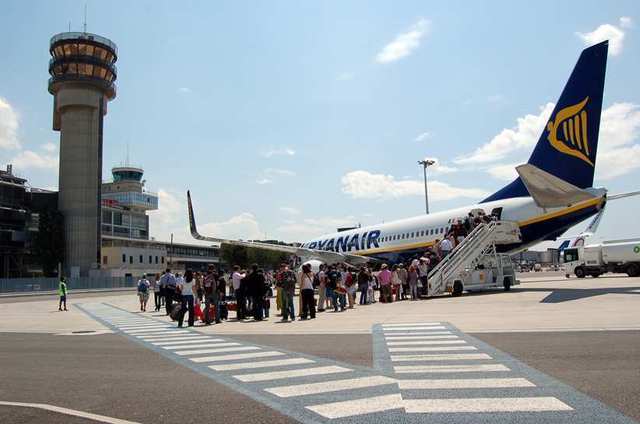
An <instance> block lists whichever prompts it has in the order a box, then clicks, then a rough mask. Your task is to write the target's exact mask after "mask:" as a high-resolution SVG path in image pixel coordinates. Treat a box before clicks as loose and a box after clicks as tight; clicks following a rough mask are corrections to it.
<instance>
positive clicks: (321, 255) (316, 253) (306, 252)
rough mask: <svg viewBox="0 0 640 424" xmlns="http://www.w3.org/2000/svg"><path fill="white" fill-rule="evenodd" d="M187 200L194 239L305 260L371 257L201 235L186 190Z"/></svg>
mask: <svg viewBox="0 0 640 424" xmlns="http://www.w3.org/2000/svg"><path fill="white" fill-rule="evenodd" d="M187 201H188V206H189V227H190V230H191V235H192V236H193V238H195V239H196V240H203V241H211V242H214V243H221V244H228V245H232V246H243V247H253V248H257V249H265V250H271V251H275V252H282V253H286V254H289V255H295V256H299V257H301V258H304V259H305V260H310V259H317V260H319V261H322V262H324V263H328V264H331V263H338V262H346V263H348V264H351V265H363V264H365V263H367V262H369V261H370V260H371V258H367V257H365V256H359V255H351V254H347V253H338V252H331V251H327V250H316V249H307V248H304V247H295V246H285V245H280V244H271V243H262V242H257V241H244V240H230V239H223V238H218V237H208V236H203V235H201V234H200V233H198V229H197V227H196V219H195V216H194V213H193V205H192V204H191V193H190V192H189V191H187Z"/></svg>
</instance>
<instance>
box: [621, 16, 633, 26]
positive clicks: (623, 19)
mask: <svg viewBox="0 0 640 424" xmlns="http://www.w3.org/2000/svg"><path fill="white" fill-rule="evenodd" d="M618 24H619V25H620V27H622V28H631V27H632V26H633V20H632V19H631V18H630V17H628V16H623V17H621V18H620V19H619V20H618Z"/></svg>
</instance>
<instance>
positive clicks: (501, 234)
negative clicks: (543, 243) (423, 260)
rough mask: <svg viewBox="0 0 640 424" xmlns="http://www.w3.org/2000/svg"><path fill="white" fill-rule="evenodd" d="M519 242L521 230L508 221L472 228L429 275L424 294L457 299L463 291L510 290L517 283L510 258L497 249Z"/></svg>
mask: <svg viewBox="0 0 640 424" xmlns="http://www.w3.org/2000/svg"><path fill="white" fill-rule="evenodd" d="M521 240H522V235H521V233H520V227H519V226H518V224H517V223H515V222H511V221H492V222H489V223H482V224H480V225H478V226H477V227H475V228H474V229H473V231H471V232H470V233H469V235H468V236H467V237H465V239H464V240H463V241H462V242H461V243H460V244H458V245H457V246H456V247H455V248H454V249H453V250H452V251H451V252H450V253H449V254H448V255H447V257H445V258H444V259H443V260H442V261H440V263H439V264H438V265H436V267H435V268H433V269H432V270H431V272H429V276H428V281H429V287H428V291H427V295H428V296H429V297H431V296H438V295H441V294H443V293H445V292H449V293H451V295H452V296H460V295H462V292H463V291H465V290H466V291H474V290H484V289H488V288H497V287H501V288H504V290H505V291H508V290H509V289H511V287H512V286H513V285H516V284H519V282H518V280H516V275H515V267H514V264H513V262H512V261H511V257H510V256H509V255H506V254H501V253H498V251H497V249H496V246H498V245H501V244H512V243H518V242H520V241H521Z"/></svg>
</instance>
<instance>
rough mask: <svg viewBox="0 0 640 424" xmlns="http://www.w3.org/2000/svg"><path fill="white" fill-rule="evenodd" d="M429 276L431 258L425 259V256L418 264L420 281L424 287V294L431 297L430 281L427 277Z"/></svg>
mask: <svg viewBox="0 0 640 424" xmlns="http://www.w3.org/2000/svg"><path fill="white" fill-rule="evenodd" d="M428 275H429V258H425V257H424V256H423V257H421V258H420V261H419V262H418V280H420V284H421V285H422V294H424V295H427V296H428V295H429V279H428V278H427V276H428Z"/></svg>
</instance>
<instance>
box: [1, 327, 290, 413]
mask: <svg viewBox="0 0 640 424" xmlns="http://www.w3.org/2000/svg"><path fill="white" fill-rule="evenodd" d="M0 364H2V378H0V400H3V401H11V402H27V403H46V404H51V405H55V406H62V407H65V408H70V409H75V410H80V411H84V412H91V413H95V414H100V415H106V416H109V417H116V418H121V419H126V420H131V421H136V422H141V423H171V422H180V423H183V422H184V423H192V422H193V423H195V422H202V419H203V418H204V417H207V418H208V421H215V422H220V423H240V422H242V423H249V422H250V423H282V424H289V423H294V422H295V421H294V420H292V419H291V418H288V417H286V416H284V415H282V414H280V413H278V412H276V411H274V410H273V409H270V408H268V407H266V406H264V405H263V404H261V403H259V402H256V401H254V400H252V399H250V398H248V397H247V396H244V395H242V394H240V393H238V392H236V391H233V390H230V389H228V388H227V387H226V386H223V385H220V384H217V383H216V382H214V381H211V380H210V379H208V378H206V377H204V376H202V375H200V374H198V373H196V372H194V371H192V370H190V369H188V368H185V367H181V366H179V365H177V364H176V363H174V362H171V361H168V360H166V359H164V358H163V357H161V356H160V355H158V354H157V353H154V352H152V351H150V350H148V349H145V348H144V347H142V346H140V345H138V344H136V343H132V342H130V341H129V340H127V339H126V338H124V337H122V336H120V335H113V334H107V335H96V336H55V335H46V334H9V333H0ZM0 422H2V423H16V422H24V423H44V422H46V423H50V422H51V423H56V422H60V423H74V424H75V423H76V422H77V423H84V422H92V421H89V420H82V419H78V418H74V417H68V416H64V417H62V416H60V415H59V414H52V413H51V412H47V411H38V410H35V409H25V408H16V407H4V406H0Z"/></svg>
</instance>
